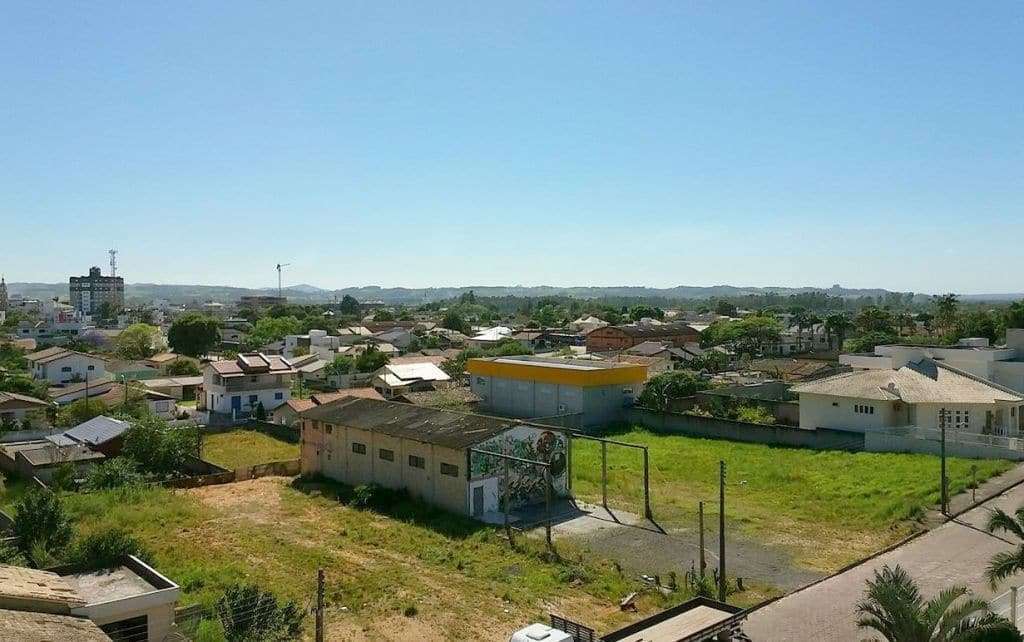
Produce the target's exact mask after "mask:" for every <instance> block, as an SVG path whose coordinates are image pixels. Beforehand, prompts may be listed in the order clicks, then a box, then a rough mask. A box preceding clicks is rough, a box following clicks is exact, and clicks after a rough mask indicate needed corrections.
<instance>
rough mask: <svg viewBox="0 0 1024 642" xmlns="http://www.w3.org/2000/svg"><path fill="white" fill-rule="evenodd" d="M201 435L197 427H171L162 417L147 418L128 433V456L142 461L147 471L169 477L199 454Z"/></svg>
mask: <svg viewBox="0 0 1024 642" xmlns="http://www.w3.org/2000/svg"><path fill="white" fill-rule="evenodd" d="M198 444H199V435H198V433H197V432H196V429H195V428H194V427H193V428H171V427H169V426H168V425H167V422H166V421H164V420H163V419H160V418H159V417H154V416H149V417H143V418H142V419H139V420H137V421H135V422H134V423H132V425H131V427H130V428H129V429H128V430H126V431H125V433H124V448H123V450H122V452H123V454H124V455H125V456H126V457H130V458H131V459H134V460H135V461H136V462H138V466H139V469H140V470H141V471H143V472H147V473H152V474H154V475H160V476H164V477H169V476H172V475H174V474H175V473H177V472H178V471H180V470H181V469H182V468H183V467H184V465H185V461H186V460H187V459H188V458H189V457H190V456H192V455H194V454H195V453H196V450H197V447H198Z"/></svg>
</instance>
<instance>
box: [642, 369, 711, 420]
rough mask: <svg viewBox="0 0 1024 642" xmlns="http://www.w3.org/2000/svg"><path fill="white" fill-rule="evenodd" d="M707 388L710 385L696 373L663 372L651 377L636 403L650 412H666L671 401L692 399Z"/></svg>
mask: <svg viewBox="0 0 1024 642" xmlns="http://www.w3.org/2000/svg"><path fill="white" fill-rule="evenodd" d="M708 387H710V384H708V382H707V381H705V380H703V379H701V378H700V376H698V375H697V374H696V373H693V372H689V371H687V370H679V371H676V372H663V373H662V374H660V375H656V376H654V377H651V380H650V381H648V382H647V384H646V385H645V386H644V390H643V392H641V393H640V397H639V398H637V402H638V403H639V404H640V405H641V406H643V407H644V408H649V409H651V410H667V409H668V408H669V406H670V405H671V402H672V401H673V400H675V399H683V398H685V397H692V396H693V395H695V394H697V391H699V390H706V389H707V388H708Z"/></svg>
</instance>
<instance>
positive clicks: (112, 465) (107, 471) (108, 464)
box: [85, 457, 145, 490]
mask: <svg viewBox="0 0 1024 642" xmlns="http://www.w3.org/2000/svg"><path fill="white" fill-rule="evenodd" d="M144 479H145V478H144V477H143V476H142V473H140V472H139V467H138V464H137V463H136V462H135V461H134V460H133V459H131V458H129V457H114V458H113V459H108V460H107V461H105V462H103V463H101V464H99V465H96V466H93V467H92V468H90V469H89V472H88V473H86V476H85V487H86V488H87V489H89V490H108V489H111V488H123V487H125V486H134V485H136V484H141V483H142V482H143V481H144Z"/></svg>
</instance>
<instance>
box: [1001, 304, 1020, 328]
mask: <svg viewBox="0 0 1024 642" xmlns="http://www.w3.org/2000/svg"><path fill="white" fill-rule="evenodd" d="M1005 322H1006V327H1007V328H1024V301H1014V302H1013V303H1011V304H1010V307H1008V308H1007V309H1006V319H1005Z"/></svg>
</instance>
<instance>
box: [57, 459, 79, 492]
mask: <svg viewBox="0 0 1024 642" xmlns="http://www.w3.org/2000/svg"><path fill="white" fill-rule="evenodd" d="M77 474H78V471H77V470H76V469H75V465H74V464H72V463H71V462H70V461H66V462H64V463H63V464H61V465H60V466H57V469H56V470H54V471H53V477H51V478H50V488H52V489H54V490H74V489H75V476H76V475H77Z"/></svg>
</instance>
